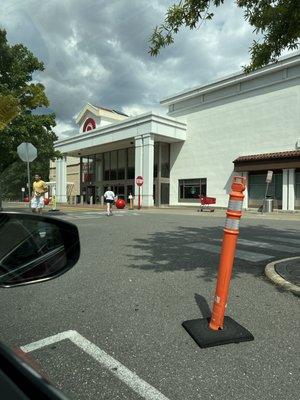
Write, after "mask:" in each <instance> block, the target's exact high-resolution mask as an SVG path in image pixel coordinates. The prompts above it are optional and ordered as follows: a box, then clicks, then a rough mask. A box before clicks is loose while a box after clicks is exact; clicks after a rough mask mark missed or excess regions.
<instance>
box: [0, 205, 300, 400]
mask: <svg viewBox="0 0 300 400" xmlns="http://www.w3.org/2000/svg"><path fill="white" fill-rule="evenodd" d="M62 218H64V219H68V220H70V221H72V222H74V223H76V224H77V225H78V227H79V230H80V236H81V243H82V255H81V258H80V261H79V263H78V264H77V266H75V267H74V268H73V270H71V271H69V272H68V273H67V274H65V275H64V276H62V277H60V278H58V279H56V280H54V281H51V282H48V283H43V284H39V285H32V286H28V287H22V288H15V289H10V290H7V289H2V290H1V291H0V304H1V305H0V308H1V322H2V323H1V326H2V329H1V338H2V341H3V342H5V343H7V344H8V345H9V346H11V347H12V348H19V347H22V346H25V347H23V349H24V350H26V351H29V354H30V356H31V357H33V358H34V359H35V360H37V361H38V362H39V364H40V366H41V368H42V369H43V370H44V372H45V373H46V374H47V375H48V376H49V377H50V379H51V380H52V381H53V382H54V383H55V384H56V385H57V386H59V387H60V388H62V389H63V391H64V392H65V393H67V394H69V396H70V397H71V398H73V399H85V400H86V399H133V400H135V399H142V398H145V399H151V400H152V399H157V400H162V399H170V400H183V399H184V400H195V399H205V400H206V399H239V400H240V399H247V400H248V399H249V400H250V399H253V400H254V399H255V400H257V399H285V400H288V399H291V400H292V399H293V400H294V399H296V398H297V396H298V394H299V384H298V377H299V370H298V371H297V365H299V347H300V346H299V335H298V333H299V299H298V298H296V297H295V296H293V295H292V294H291V293H286V292H280V291H279V290H278V289H276V287H275V286H273V285H272V284H271V283H269V282H268V281H267V280H266V279H265V277H264V274H263V270H264V266H265V265H266V264H267V263H268V262H269V261H272V260H275V259H279V258H285V257H289V256H291V257H292V256H294V255H298V254H299V248H300V247H299V244H300V228H299V223H298V222H296V221H295V222H293V221H279V220H277V221H272V220H265V221H263V222H261V221H260V220H255V219H251V220H244V221H242V226H241V233H240V242H239V246H238V253H237V257H238V258H237V259H236V263H235V268H234V274H233V279H232V284H231V294H230V299H229V304H228V315H230V316H232V317H233V318H234V319H235V320H236V321H237V322H239V323H240V324H242V325H243V326H245V327H246V328H247V329H249V330H250V331H251V332H252V334H253V335H254V337H255V340H254V341H253V342H248V343H240V344H238V345H235V344H232V345H227V346H220V347H215V348H209V349H200V348H198V347H197V345H196V344H195V343H194V342H193V340H192V339H191V338H190V337H189V335H188V334H187V333H186V331H185V330H184V329H183V328H182V327H181V323H182V322H183V321H184V320H186V319H192V318H197V317H200V316H209V313H210V310H209V308H210V305H211V302H212V298H213V294H214V288H215V277H216V270H217V264H218V255H219V250H220V244H221V238H222V226H223V223H224V218H218V217H214V218H211V217H210V216H209V215H206V214H205V215H202V214H200V213H195V215H175V214H163V213H159V214H156V213H151V214H150V213H149V214H146V213H145V214H142V213H138V212H133V213H130V212H125V213H123V214H122V213H120V214H117V215H115V216H113V217H106V216H105V215H104V214H103V213H101V212H100V213H98V212H91V213H89V214H86V213H78V214H76V213H72V214H71V213H70V214H67V215H65V216H62ZM59 333H61V335H60V336H55V335H57V334H59ZM41 339H45V340H44V341H43V342H40V340H41ZM35 342H38V343H37V344H35V345H34V344H33V345H31V344H32V343H35ZM28 345H29V346H28ZM30 346H31V347H30ZM297 352H298V354H297ZM297 360H298V362H297Z"/></svg>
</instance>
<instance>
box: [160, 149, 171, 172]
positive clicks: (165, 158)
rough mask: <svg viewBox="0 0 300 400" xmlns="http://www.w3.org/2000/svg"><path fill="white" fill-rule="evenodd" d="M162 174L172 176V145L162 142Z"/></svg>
mask: <svg viewBox="0 0 300 400" xmlns="http://www.w3.org/2000/svg"><path fill="white" fill-rule="evenodd" d="M160 145H161V176H162V177H163V178H170V145H169V143H161V144H160Z"/></svg>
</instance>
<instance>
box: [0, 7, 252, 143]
mask: <svg viewBox="0 0 300 400" xmlns="http://www.w3.org/2000/svg"><path fill="white" fill-rule="evenodd" d="M174 2H176V1H174V0H172V1H171V0H148V1H147V0H127V1H125V0H109V1H107V0H106V1H104V0H85V1H82V0H80V1H79V0H50V1H48V2H41V1H40V0H1V11H0V15H1V17H0V26H1V28H5V29H6V30H7V37H8V41H9V42H10V43H23V44H25V45H26V46H27V47H28V48H29V49H30V50H31V51H32V52H33V53H34V54H35V55H36V56H37V57H38V58H39V59H40V60H41V61H43V63H44V64H45V70H44V71H43V72H41V73H38V74H35V76H34V78H35V79H36V80H37V81H40V82H42V83H43V84H44V85H45V87H46V94H47V96H48V98H49V100H50V111H51V112H52V111H53V112H55V114H56V121H57V126H56V128H55V129H54V130H55V132H56V133H57V134H58V136H59V137H61V138H62V137H66V136H69V135H71V134H72V133H74V130H75V129H76V124H75V117H76V115H77V114H78V113H79V112H80V110H81V109H82V107H83V106H84V105H85V104H86V103H87V102H89V103H91V104H94V105H97V106H103V107H108V108H113V109H117V110H120V111H122V112H124V113H126V114H128V115H132V116H133V115H137V114H140V113H144V112H148V111H154V112H157V113H159V114H163V115H164V114H166V112H167V110H166V109H165V108H164V107H162V106H161V105H160V104H159V102H160V100H161V99H163V98H165V97H167V96H168V95H171V94H174V93H177V92H181V91H183V90H186V89H189V88H192V87H195V86H199V85H204V84H207V83H209V82H213V81H214V80H215V79H218V78H221V77H223V76H226V75H229V74H232V73H235V72H238V71H240V70H241V68H242V66H243V65H246V64H248V63H249V60H250V56H249V53H248V50H249V47H250V45H251V43H252V41H253V39H254V38H255V34H254V33H253V32H252V31H253V28H252V27H251V26H249V24H248V23H247V22H246V21H245V20H244V17H243V10H241V9H239V8H238V7H237V6H236V5H235V2H234V1H227V2H225V5H223V6H221V7H219V8H218V9H217V10H216V11H215V17H214V19H213V20H212V21H208V22H205V23H204V24H202V25H201V26H200V27H198V28H197V29H196V30H193V31H190V30H189V29H182V30H181V31H180V33H179V34H177V35H176V37H175V43H174V44H173V45H172V46H170V47H168V48H165V49H163V50H162V51H161V53H160V55H159V56H158V57H156V58H154V57H151V56H150V55H149V54H148V50H149V37H150V36H151V33H152V31H153V29H154V28H155V26H156V25H158V24H160V23H161V22H162V21H163V19H164V15H165V12H166V10H167V7H168V6H169V5H171V4H173V3H174Z"/></svg>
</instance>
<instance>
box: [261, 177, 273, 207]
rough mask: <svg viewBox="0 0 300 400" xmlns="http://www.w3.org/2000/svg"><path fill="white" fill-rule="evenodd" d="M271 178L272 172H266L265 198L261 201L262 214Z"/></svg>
mask: <svg viewBox="0 0 300 400" xmlns="http://www.w3.org/2000/svg"><path fill="white" fill-rule="evenodd" d="M272 178H273V171H268V173H267V177H266V184H267V187H266V191H265V197H264V201H263V205H262V210H261V212H262V213H263V212H264V209H265V204H266V199H267V195H268V190H269V185H270V183H271V182H272Z"/></svg>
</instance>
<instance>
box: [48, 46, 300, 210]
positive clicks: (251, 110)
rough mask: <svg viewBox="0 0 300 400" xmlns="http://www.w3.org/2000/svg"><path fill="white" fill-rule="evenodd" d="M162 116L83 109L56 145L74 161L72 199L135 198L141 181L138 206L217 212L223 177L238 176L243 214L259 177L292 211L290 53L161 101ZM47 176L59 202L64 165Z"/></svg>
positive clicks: (298, 198)
mask: <svg viewBox="0 0 300 400" xmlns="http://www.w3.org/2000/svg"><path fill="white" fill-rule="evenodd" d="M161 104H163V105H165V106H166V107H168V115H167V116H159V115H156V114H153V113H148V114H144V115H140V116H137V117H127V116H126V115H124V114H121V113H118V112H116V111H114V110H107V109H102V108H100V107H94V106H91V105H89V104H88V105H87V106H86V107H84V109H83V110H82V111H81V113H80V114H79V116H78V118H77V121H76V122H77V123H78V126H79V131H78V132H77V133H74V136H72V137H70V138H68V139H63V140H60V141H58V142H56V144H55V147H56V148H57V149H58V150H60V151H61V152H62V153H63V154H65V155H66V156H72V157H79V158H80V194H81V195H83V196H84V199H85V201H87V202H88V201H89V199H92V201H93V202H95V201H97V199H99V198H100V197H101V195H102V194H103V192H104V191H105V189H106V188H107V186H112V187H113V189H114V190H115V192H116V193H117V194H118V195H119V196H121V197H122V196H123V197H124V198H127V197H128V195H129V193H132V194H136V193H137V186H136V185H135V177H136V176H138V175H142V176H143V177H144V185H143V187H142V201H143V205H144V206H152V205H153V204H154V205H157V206H160V205H162V204H170V205H196V204H197V203H198V198H199V195H207V196H210V197H216V201H217V203H216V206H219V207H226V205H227V201H228V192H229V189H230V185H231V181H232V177H233V176H234V175H243V176H245V177H247V182H248V185H247V193H246V198H245V203H244V204H245V207H246V208H257V207H259V206H260V205H261V204H262V200H263V197H264V195H265V190H266V182H265V180H266V174H267V171H268V170H272V171H273V179H272V182H271V184H270V186H269V190H268V195H269V196H271V197H272V198H273V199H274V205H275V207H276V208H279V209H283V210H287V211H293V210H295V209H299V208H300V53H294V54H293V55H290V56H288V57H286V58H284V59H282V60H281V61H279V62H278V63H276V64H271V65H269V66H267V67H264V68H262V69H260V70H257V71H255V72H253V73H250V74H248V75H245V74H244V73H238V74H235V75H232V76H230V77H227V78H225V79H221V80H218V81H216V82H214V83H212V84H210V85H205V86H202V87H197V88H195V89H192V90H188V91H185V92H182V93H179V94H176V95H174V96H170V97H168V98H165V99H163V100H162V101H161ZM56 170H57V171H58V174H61V175H60V176H61V177H62V178H61V179H60V182H59V180H58V181H57V190H58V191H59V195H60V199H61V201H66V194H65V191H66V189H65V184H64V182H65V181H66V178H63V177H64V175H65V174H66V170H67V167H66V161H65V160H64V159H63V160H62V161H61V162H60V163H59V165H57V167H56Z"/></svg>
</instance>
